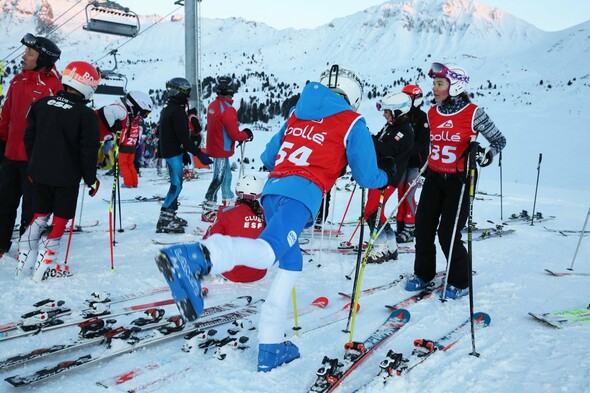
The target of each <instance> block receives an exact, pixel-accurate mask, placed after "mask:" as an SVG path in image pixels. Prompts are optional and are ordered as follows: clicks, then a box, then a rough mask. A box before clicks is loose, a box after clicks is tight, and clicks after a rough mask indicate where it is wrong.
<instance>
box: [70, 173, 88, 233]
mask: <svg viewBox="0 0 590 393" xmlns="http://www.w3.org/2000/svg"><path fill="white" fill-rule="evenodd" d="M84 194H86V193H85V192H84V182H82V201H81V202H80V215H79V216H78V227H77V228H76V230H77V231H81V230H82V212H83V211H84ZM73 225H74V221H72V226H73Z"/></svg>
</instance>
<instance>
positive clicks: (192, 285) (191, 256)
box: [156, 243, 211, 321]
mask: <svg viewBox="0 0 590 393" xmlns="http://www.w3.org/2000/svg"><path fill="white" fill-rule="evenodd" d="M156 264H157V265H158V269H159V270H160V272H161V273H162V274H163V275H164V278H165V279H166V282H167V283H168V285H169V286H170V290H171V291H172V297H173V298H174V300H175V302H176V306H177V307H178V310H179V311H180V314H181V315H182V316H183V318H185V319H186V320H187V321H194V320H195V319H197V317H198V316H199V315H200V314H201V313H202V312H203V292H202V290H201V278H202V276H204V275H207V274H209V272H210V271H211V260H210V257H209V251H208V250H207V248H205V247H204V246H202V245H201V244H200V243H190V244H176V245H173V246H170V247H165V248H162V249H161V250H160V251H159V252H158V254H157V255H156Z"/></svg>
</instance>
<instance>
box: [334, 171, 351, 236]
mask: <svg viewBox="0 0 590 393" xmlns="http://www.w3.org/2000/svg"><path fill="white" fill-rule="evenodd" d="M356 185H357V183H356V182H354V187H353V188H352V192H351V193H350V198H348V203H347V204H346V209H344V214H343V215H342V220H340V226H339V227H338V232H337V233H340V230H341V229H342V225H344V219H345V218H346V214H347V213H348V208H349V207H350V203H351V202H352V197H353V196H354V192H355V191H356ZM333 211H334V209H332V212H333Z"/></svg>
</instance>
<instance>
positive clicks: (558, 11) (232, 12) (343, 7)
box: [118, 0, 590, 31]
mask: <svg viewBox="0 0 590 393" xmlns="http://www.w3.org/2000/svg"><path fill="white" fill-rule="evenodd" d="M384 2H385V1H384V0H297V1H279V0H223V1H219V0H202V2H201V16H203V17H206V18H229V17H232V16H236V17H238V16H239V17H242V18H244V19H247V20H254V21H259V22H264V23H266V24H267V25H269V26H272V27H275V28H279V29H282V28H287V27H294V28H315V27H318V26H320V25H323V24H326V23H328V22H330V21H331V20H333V19H335V18H339V17H343V16H347V15H351V14H353V13H355V12H358V11H361V10H364V9H366V8H369V7H371V6H375V5H380V4H383V3H384ZM480 2H481V3H484V4H489V5H492V6H494V7H499V8H502V9H504V10H505V11H507V12H508V13H510V14H512V15H514V16H516V17H518V18H520V19H523V20H525V21H527V22H529V23H531V24H533V25H534V26H536V27H538V28H539V29H541V30H545V31H557V30H563V29H565V28H568V27H571V26H574V25H577V24H579V23H582V22H586V21H587V20H590V0H482V1H480ZM118 3H119V4H121V5H123V6H126V7H129V8H131V9H132V10H133V11H135V12H137V13H138V14H151V13H157V14H160V15H162V16H164V15H167V14H168V13H169V12H171V11H173V10H175V9H176V8H178V7H179V6H178V5H175V4H174V0H119V1H118ZM178 12H182V10H179V11H178Z"/></svg>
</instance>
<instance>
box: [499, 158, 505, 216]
mask: <svg viewBox="0 0 590 393" xmlns="http://www.w3.org/2000/svg"><path fill="white" fill-rule="evenodd" d="M498 166H499V167H500V221H504V205H503V202H504V201H503V197H504V194H503V193H502V152H500V155H499V156H498Z"/></svg>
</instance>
